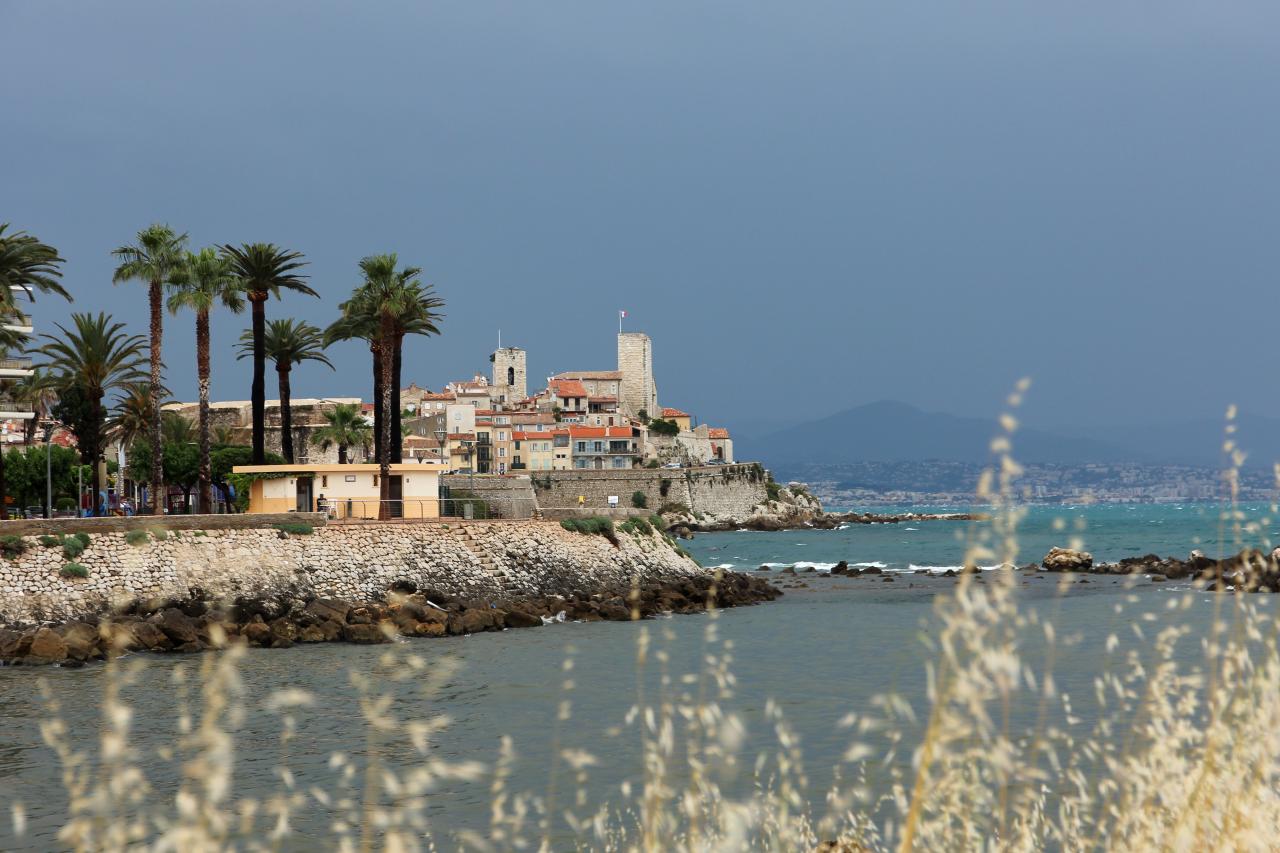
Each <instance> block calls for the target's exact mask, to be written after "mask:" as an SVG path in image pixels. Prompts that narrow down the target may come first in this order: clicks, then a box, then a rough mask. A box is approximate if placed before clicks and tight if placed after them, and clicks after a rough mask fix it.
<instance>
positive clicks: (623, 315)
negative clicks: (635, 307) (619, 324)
mask: <svg viewBox="0 0 1280 853" xmlns="http://www.w3.org/2000/svg"><path fill="white" fill-rule="evenodd" d="M626 316H627V312H626V311H619V312H618V319H620V320H622V319H626Z"/></svg>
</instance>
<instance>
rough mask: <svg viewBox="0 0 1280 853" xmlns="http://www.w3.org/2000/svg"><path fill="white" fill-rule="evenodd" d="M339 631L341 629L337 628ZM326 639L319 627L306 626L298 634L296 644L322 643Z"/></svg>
mask: <svg viewBox="0 0 1280 853" xmlns="http://www.w3.org/2000/svg"><path fill="white" fill-rule="evenodd" d="M338 630H339V631H341V630H342V629H341V628H339V629H338ZM326 639H327V638H326V637H325V634H324V631H322V630H320V626H319V625H308V626H307V627H305V628H303V629H302V630H301V631H299V632H298V642H300V643H323V642H324V641H325V640H326Z"/></svg>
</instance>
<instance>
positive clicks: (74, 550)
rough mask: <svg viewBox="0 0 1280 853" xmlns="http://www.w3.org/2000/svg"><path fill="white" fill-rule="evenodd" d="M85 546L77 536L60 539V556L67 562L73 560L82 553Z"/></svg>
mask: <svg viewBox="0 0 1280 853" xmlns="http://www.w3.org/2000/svg"><path fill="white" fill-rule="evenodd" d="M87 544H88V543H87V542H84V541H83V540H82V539H81V538H80V537H79V536H64V537H63V538H62V556H64V557H66V558H67V559H68V560H74V559H75V558H76V557H79V556H80V555H81V554H83V553H84V548H85V545H87Z"/></svg>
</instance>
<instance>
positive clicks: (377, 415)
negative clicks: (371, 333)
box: [365, 339, 382, 459]
mask: <svg viewBox="0 0 1280 853" xmlns="http://www.w3.org/2000/svg"><path fill="white" fill-rule="evenodd" d="M369 349H370V350H371V351H372V352H373V458H374V459H382V352H381V351H380V350H379V349H378V341H377V340H376V339H375V340H373V341H371V342H370V343H369ZM365 450H366V452H367V451H368V448H367V447H366V448H365Z"/></svg>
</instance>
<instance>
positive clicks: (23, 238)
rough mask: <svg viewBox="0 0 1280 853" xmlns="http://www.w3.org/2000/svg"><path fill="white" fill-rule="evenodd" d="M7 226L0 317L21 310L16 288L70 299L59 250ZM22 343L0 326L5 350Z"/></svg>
mask: <svg viewBox="0 0 1280 853" xmlns="http://www.w3.org/2000/svg"><path fill="white" fill-rule="evenodd" d="M8 228H9V224H8V223H7V222H6V223H0V317H3V318H12V317H19V318H21V316H22V312H21V311H20V310H19V309H18V304H17V300H16V298H15V294H16V293H19V292H22V293H26V294H27V296H28V298H32V299H34V298H35V292H36V291H37V290H38V291H40V292H41V293H55V294H57V295H59V296H61V297H63V298H64V299H66V300H67V301H68V302H70V301H71V295H70V294H69V293H67V291H66V290H65V289H64V288H63V287H62V284H61V283H60V282H59V279H60V278H62V264H63V263H64V261H63V259H62V258H61V257H59V256H58V251H57V250H56V249H54V248H53V247H52V246H50V245H47V244H45V243H42V242H41V241H40V240H39V239H37V238H35V237H33V236H31V235H30V234H28V233H26V232H25V231H13V232H10V233H7V234H6V233H5V232H6V230H7V229H8ZM14 325H19V324H14ZM21 325H25V323H23V324H21ZM25 343H26V336H25V335H22V334H21V333H18V332H14V331H12V330H10V329H3V328H0V347H3V348H4V349H6V350H7V349H9V348H17V347H20V346H23V345H25ZM10 391H11V393H13V394H14V396H15V398H17V399H19V400H22V396H23V390H22V389H20V388H11V389H10ZM22 401H23V402H26V401H25V400H22ZM31 429H33V427H32V426H28V427H27V433H26V435H28V436H29V435H31V432H30V431H31ZM26 440H27V441H29V440H30V439H29V438H27V439H26ZM4 462H5V459H4V455H3V454H0V519H6V518H8V517H9V508H8V505H7V504H6V503H5V502H4V495H5V494H6V492H5V483H4V475H5V472H4Z"/></svg>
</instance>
